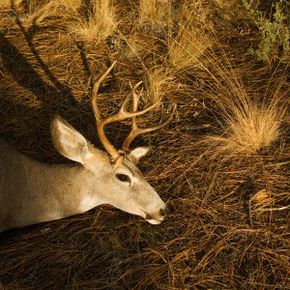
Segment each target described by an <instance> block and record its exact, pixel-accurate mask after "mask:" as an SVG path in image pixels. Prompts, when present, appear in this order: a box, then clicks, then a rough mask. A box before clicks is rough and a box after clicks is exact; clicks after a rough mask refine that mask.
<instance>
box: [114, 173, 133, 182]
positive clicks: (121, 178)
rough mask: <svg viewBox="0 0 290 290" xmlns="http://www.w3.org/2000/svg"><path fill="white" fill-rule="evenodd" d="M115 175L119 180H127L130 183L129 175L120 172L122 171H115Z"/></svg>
mask: <svg viewBox="0 0 290 290" xmlns="http://www.w3.org/2000/svg"><path fill="white" fill-rule="evenodd" d="M116 177H117V178H118V179H119V180H120V181H122V182H129V183H130V181H131V180H130V177H129V176H128V175H126V174H122V173H117V174H116Z"/></svg>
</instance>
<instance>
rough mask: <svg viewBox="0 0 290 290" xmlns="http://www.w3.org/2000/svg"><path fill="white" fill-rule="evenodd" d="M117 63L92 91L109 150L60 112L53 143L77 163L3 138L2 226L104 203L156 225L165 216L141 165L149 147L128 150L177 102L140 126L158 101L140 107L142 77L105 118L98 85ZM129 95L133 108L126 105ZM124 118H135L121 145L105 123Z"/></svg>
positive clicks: (98, 124)
mask: <svg viewBox="0 0 290 290" xmlns="http://www.w3.org/2000/svg"><path fill="white" fill-rule="evenodd" d="M115 63H116V62H114V63H112V65H111V66H110V67H109V68H108V69H107V71H106V72H105V73H104V74H103V75H102V76H101V77H100V78H99V79H98V81H96V82H95V83H94V84H93V88H92V93H91V96H90V102H91V106H92V110H93V113H94V117H95V127H96V131H97V134H98V137H99V140H100V143H101V144H102V146H103V147H104V149H105V150H101V149H98V148H96V147H94V146H93V145H92V144H91V143H90V142H89V141H88V140H87V139H86V138H85V137H84V136H83V135H82V134H81V133H80V132H79V131H77V130H76V129H75V128H74V127H72V126H71V125H70V124H69V123H68V122H67V121H66V120H65V119H63V118H62V117H60V116H58V115H57V116H55V117H54V118H53V119H52V121H51V127H50V133H51V139H52V144H53V145H54V148H55V149H56V151H58V153H60V154H61V155H62V156H64V157H65V158H67V159H69V160H71V161H73V164H47V163H44V162H40V161H36V160H34V159H31V158H30V157H28V156H26V155H24V154H22V153H19V152H18V151H16V150H15V149H14V148H13V147H12V146H11V145H9V144H8V143H6V142H4V141H3V140H2V141H1V142H0V207H1V211H0V232H3V231H6V230H9V229H13V228H21V227H25V226H29V225H33V224H38V223H43V222H48V221H54V220H59V219H62V218H66V217H69V216H73V215H77V214H82V213H85V212H87V211H89V210H91V209H93V208H95V207H97V206H99V205H102V204H108V205H111V206H113V207H115V208H117V209H120V210H121V211H124V212H127V213H129V214H133V215H137V216H140V217H142V218H143V219H145V220H146V221H147V222H148V223H150V224H153V225H157V224H160V223H161V222H163V221H164V220H165V218H166V215H167V211H168V210H167V207H166V204H165V203H164V202H163V201H162V199H161V198H160V196H159V195H158V193H157V192H156V191H155V189H154V188H153V187H152V186H151V185H150V184H149V183H148V182H147V181H146V179H145V177H144V176H143V174H142V173H141V171H140V170H139V169H138V167H137V163H138V161H139V159H140V158H142V157H144V156H145V155H146V154H147V153H148V151H149V150H150V147H148V146H144V147H137V148H135V149H132V150H130V144H131V143H132V141H133V140H134V139H135V138H136V137H137V136H139V135H141V134H145V133H148V132H152V131H154V130H157V129H160V128H161V127H163V126H164V125H165V124H167V123H168V122H169V121H170V119H171V117H172V115H173V111H174V110H175V107H174V108H173V111H172V114H170V118H168V119H167V121H165V122H163V123H162V124H160V125H156V126H153V127H149V128H141V127H139V126H138V124H137V117H139V116H141V115H144V114H145V113H147V112H149V111H151V110H153V109H154V108H156V106H158V102H155V103H154V104H153V105H150V106H149V107H147V108H145V109H143V110H139V111H138V104H139V100H140V93H139V94H138V93H137V92H136V90H137V89H138V87H139V86H140V84H141V82H139V83H138V84H136V85H135V86H134V87H132V86H131V93H130V94H128V95H127V97H126V98H125V100H124V101H123V103H122V105H121V107H120V109H119V111H118V112H117V113H115V114H113V115H109V116H107V117H106V118H102V117H101V113H100V110H99V107H98V105H97V103H98V90H99V86H100V84H101V83H102V82H103V80H104V79H105V78H106V76H107V75H108V74H109V73H110V71H111V70H112V68H113V67H114V65H115ZM130 100H131V109H129V110H128V108H127V107H128V102H129V101H130ZM126 119H129V120H131V131H130V133H129V134H128V136H127V137H126V138H125V140H124V142H123V145H122V149H120V150H118V149H116V148H115V147H114V145H113V144H112V143H111V142H110V141H109V139H108V137H107V136H106V134H105V130H104V127H105V126H106V125H108V124H110V123H113V122H121V121H123V120H126Z"/></svg>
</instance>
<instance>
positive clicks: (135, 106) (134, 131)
mask: <svg viewBox="0 0 290 290" xmlns="http://www.w3.org/2000/svg"><path fill="white" fill-rule="evenodd" d="M141 83H142V82H139V83H137V84H136V85H135V86H134V87H133V88H132V98H133V99H132V112H133V113H134V112H137V109H138V103H139V100H140V94H137V93H136V89H137V88H138V87H139V86H140V84H141ZM156 104H159V103H158V102H157V103H156ZM175 110H176V104H174V105H173V110H172V112H171V114H170V116H169V118H168V119H167V120H166V121H165V122H163V123H162V124H160V125H157V126H153V127H149V128H139V127H138V124H137V115H135V116H134V117H132V118H131V119H132V129H131V132H130V133H129V135H128V136H127V138H126V139H125V141H124V143H123V146H122V151H124V152H128V151H129V148H130V144H131V143H132V141H133V140H134V139H135V138H136V137H137V136H139V135H141V134H146V133H149V132H152V131H155V130H158V129H161V128H162V127H164V126H165V125H167V124H168V123H169V122H170V121H171V119H172V117H173V114H174V112H175Z"/></svg>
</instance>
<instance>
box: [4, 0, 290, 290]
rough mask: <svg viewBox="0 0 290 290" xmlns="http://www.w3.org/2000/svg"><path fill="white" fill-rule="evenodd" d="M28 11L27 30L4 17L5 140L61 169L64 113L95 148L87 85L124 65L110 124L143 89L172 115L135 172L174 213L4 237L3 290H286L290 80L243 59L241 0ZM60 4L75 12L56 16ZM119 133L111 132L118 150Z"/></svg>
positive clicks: (113, 90)
mask: <svg viewBox="0 0 290 290" xmlns="http://www.w3.org/2000/svg"><path fill="white" fill-rule="evenodd" d="M28 2H29V3H30V4H31V10H29V11H30V12H29V13H28V14H27V15H28V16H29V15H30V17H31V15H33V13H36V14H35V15H36V16H35V15H34V17H32V18H31V19H32V20H30V21H29V23H34V24H33V25H32V26H30V24H29V25H27V26H25V27H24V29H23V27H22V26H21V23H20V24H19V22H17V18H15V17H14V16H13V15H14V14H12V16H11V17H10V18H9V19H8V20H5V21H0V96H1V97H0V134H1V137H2V138H5V139H7V140H8V141H9V142H11V144H14V145H15V146H16V147H17V148H18V149H19V150H20V151H22V152H25V153H26V154H28V155H29V156H31V157H33V158H36V159H40V160H43V161H45V162H61V161H62V160H59V156H58V155H57V154H56V153H55V150H54V149H53V147H52V144H51V143H50V136H49V123H50V119H51V118H52V116H54V115H55V114H56V113H58V114H60V115H62V116H63V117H65V118H66V119H67V120H69V121H70V122H71V123H72V124H73V125H74V126H75V127H76V128H77V129H79V130H80V131H82V132H83V133H84V135H85V136H86V137H88V138H89V139H90V140H91V141H93V142H94V143H95V144H96V145H97V146H98V140H96V139H97V138H96V132H95V128H94V118H93V114H92V111H91V108H90V102H89V94H90V91H91V89H92V79H95V78H96V77H98V76H99V75H101V74H102V73H103V72H104V71H105V69H106V68H107V67H108V66H109V65H110V63H112V62H113V61H115V60H117V65H116V66H115V68H114V70H113V72H112V73H111V74H110V76H108V78H107V80H106V82H105V83H104V84H103V85H102V87H101V88H100V102H101V103H100V108H101V111H102V112H103V113H104V114H110V113H112V112H114V111H115V110H117V108H118V107H119V104H120V102H121V101H122V100H123V99H124V98H125V96H127V94H128V93H129V92H130V86H129V83H131V84H132V85H134V84H136V83H137V82H139V81H143V90H144V93H143V98H142V101H143V102H144V103H146V102H148V103H152V102H154V101H156V100H161V101H162V105H163V106H164V107H165V108H167V107H169V102H173V101H174V102H176V103H177V105H178V109H177V113H176V115H175V117H174V119H173V120H172V122H171V123H170V124H168V125H167V126H166V127H165V128H163V129H161V131H159V132H156V133H154V134H151V135H150V134H149V135H146V136H144V137H142V138H139V139H138V140H136V142H135V145H145V144H146V145H153V146H154V150H152V152H151V153H150V155H149V156H148V159H145V160H144V161H143V162H142V164H141V165H140V166H141V169H142V171H143V172H144V173H145V176H146V178H147V179H148V181H149V182H150V183H151V184H152V185H153V186H154V188H156V190H157V191H158V192H159V193H160V195H161V197H162V198H163V199H164V200H168V206H169V208H170V210H171V213H170V215H169V217H168V220H167V221H166V222H164V223H163V224H162V226H156V227H154V226H151V225H149V224H147V223H146V222H145V221H142V220H141V219H140V218H138V217H134V216H130V215H128V214H126V213H122V212H120V211H118V210H116V209H113V208H111V207H108V206H101V207H98V208H96V209H94V210H91V211H90V212H88V213H85V214H82V215H78V216H74V217H71V218H68V219H64V220H59V221H55V222H50V223H44V224H41V225H35V226H32V227H28V228H25V229H17V230H12V231H9V232H6V233H2V234H1V235H0V285H1V286H0V288H1V287H2V288H4V289H5V290H15V289H27V290H28V289H29V290H30V289H158V290H159V289H160V290H165V289H166V290H177V289H178V290H179V289H180V290H181V289H289V288H290V287H289V286H290V285H289V279H288V276H289V268H290V264H289V200H290V192H289V188H290V184H289V180H290V176H289V170H288V168H289V156H290V150H289V149H290V146H289V126H290V120H289V116H288V115H287V114H286V109H287V106H288V105H289V89H290V87H289V82H287V74H288V73H289V68H288V65H287V64H284V63H279V62H277V63H275V64H271V65H267V66H263V65H261V64H260V63H256V62H255V60H254V59H253V58H251V56H250V55H248V54H247V53H246V52H247V51H248V49H249V47H251V45H252V44H253V43H255V41H256V37H257V36H256V33H257V31H256V30H255V29H253V28H252V27H251V25H250V24H248V23H247V22H244V21H245V19H246V17H242V18H240V15H241V14H242V11H240V10H239V9H237V11H236V10H235V9H236V8H235V7H238V5H234V4H235V3H238V1H236V0H232V1H230V2H229V3H230V4H231V5H229V6H227V5H222V3H221V1H206V0H199V1H195V2H194V3H192V1H184V2H183V5H180V3H179V2H178V1H174V3H173V1H172V2H171V1H154V3H153V1H152V2H151V4H152V5H148V4H147V7H146V5H145V2H146V3H147V1H141V2H140V6H139V5H138V4H139V2H138V4H136V3H135V2H133V1H129V0H122V1H118V3H116V1H114V2H113V1H112V2H109V1H102V2H95V1H88V2H90V3H97V4H98V5H97V6H95V8H94V9H93V10H90V9H91V8H90V7H89V6H86V5H85V6H84V7H83V3H84V2H83V1H81V5H79V1H73V0H71V1H68V0H64V1H58V2H59V3H60V5H59V6H58V5H55V6H54V7H56V10H47V11H46V10H45V7H47V6H46V5H52V4H51V3H52V2H54V1H38V2H37V1H28ZM88 2H87V4H88ZM2 3H4V2H1V4H2ZM102 3H103V4H102ZM160 3H161V4H162V3H163V4H164V5H165V7H166V9H165V10H163V9H160V7H162V6H161V4H160ZM36 4H37V5H36ZM101 4H102V5H103V6H102V7H103V12H101V15H102V16H104V17H99V14H98V13H99V12H100V11H101V10H100V9H99V8H100V7H101V6H100V5H101ZM115 4H116V7H118V8H114V7H113V6H111V5H115ZM159 4H160V5H159ZM173 4H174V5H173ZM218 4H219V5H218ZM142 5H143V6H142ZM192 5H195V6H194V8H195V9H192V7H193V6H192ZM64 6H65V7H66V9H67V10H68V11H70V13H67V14H64V15H61V14H62V13H60V11H62V9H63V7H64ZM189 6H190V7H191V9H185V8H186V7H189ZM149 8H150V9H149ZM146 9H147V10H146ZM148 9H149V10H148ZM169 10H170V14H169V12H168V11H169ZM229 10H230V11H229ZM89 11H90V13H88V12H89ZM128 11H129V12H128ZM221 11H222V12H223V13H221ZM16 12H17V13H19V15H18V16H19V17H20V18H21V17H23V16H25V15H26V14H25V13H24V12H23V11H18V10H17V11H16ZM37 13H38V14H37ZM224 13H225V14H224ZM54 14H55V15H54ZM1 15H7V9H6V8H5V9H4V8H3V6H1V8H0V16H1ZM48 15H49V16H48ZM86 15H87V16H89V17H87V18H86ZM224 15H226V17H225V16H224ZM81 17H83V18H81ZM225 18H227V19H230V21H227V19H225ZM117 20H120V22H118V21H117ZM90 22H91V23H92V24H90ZM35 23H36V24H37V25H35ZM144 23H146V25H147V24H148V23H149V24H150V25H151V24H152V23H153V24H154V25H155V24H157V25H155V26H154V25H151V27H153V28H154V27H155V28H156V27H157V28H158V29H159V28H160V27H161V30H162V33H159V32H160V31H158V32H157V30H154V29H153V30H152V29H151V30H150V31H148V30H146V29H145V28H146V27H147V26H146V25H145V26H144ZM160 23H161V24H160ZM117 24H118V27H117ZM74 25H77V26H78V25H79V26H78V27H79V30H78V29H77V30H75V31H74V32H72V29H73V27H74ZM90 25H91V26H90ZM150 25H149V26H150ZM32 28H33V29H32ZM80 28H81V29H80ZM82 29H83V30H82ZM68 30H69V31H70V33H71V34H72V33H74V39H72V38H68V37H67V31H68ZM107 36H111V41H112V43H110V45H108V44H107V43H106V42H105V41H103V40H104V39H106V38H107ZM204 37H205V38H204ZM75 40H77V41H75ZM78 40H82V42H79V41H78ZM95 43H97V45H94V44H95ZM113 44H114V45H113ZM159 112H160V111H159V110H156V111H155V112H152V113H151V114H148V116H144V117H143V118H142V120H140V121H141V123H142V124H141V125H142V126H143V125H144V126H145V125H150V123H151V122H152V121H154V120H158V119H160V117H162V116H160V113H159ZM128 130H129V127H128V126H127V123H124V124H122V125H120V124H112V126H110V127H109V128H108V131H107V132H108V134H110V137H111V138H112V140H114V142H115V144H116V145H119V144H121V143H122V141H123V138H124V136H126V134H127V133H128Z"/></svg>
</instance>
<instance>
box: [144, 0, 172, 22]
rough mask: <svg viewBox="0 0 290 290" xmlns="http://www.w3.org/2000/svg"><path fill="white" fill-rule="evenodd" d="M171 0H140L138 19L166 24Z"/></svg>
mask: <svg viewBox="0 0 290 290" xmlns="http://www.w3.org/2000/svg"><path fill="white" fill-rule="evenodd" d="M171 2H172V1H171V0H140V4H139V21H140V22H141V23H146V22H151V23H156V24H166V23H167V21H168V20H169V19H170V14H171V4H172V3H171Z"/></svg>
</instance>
